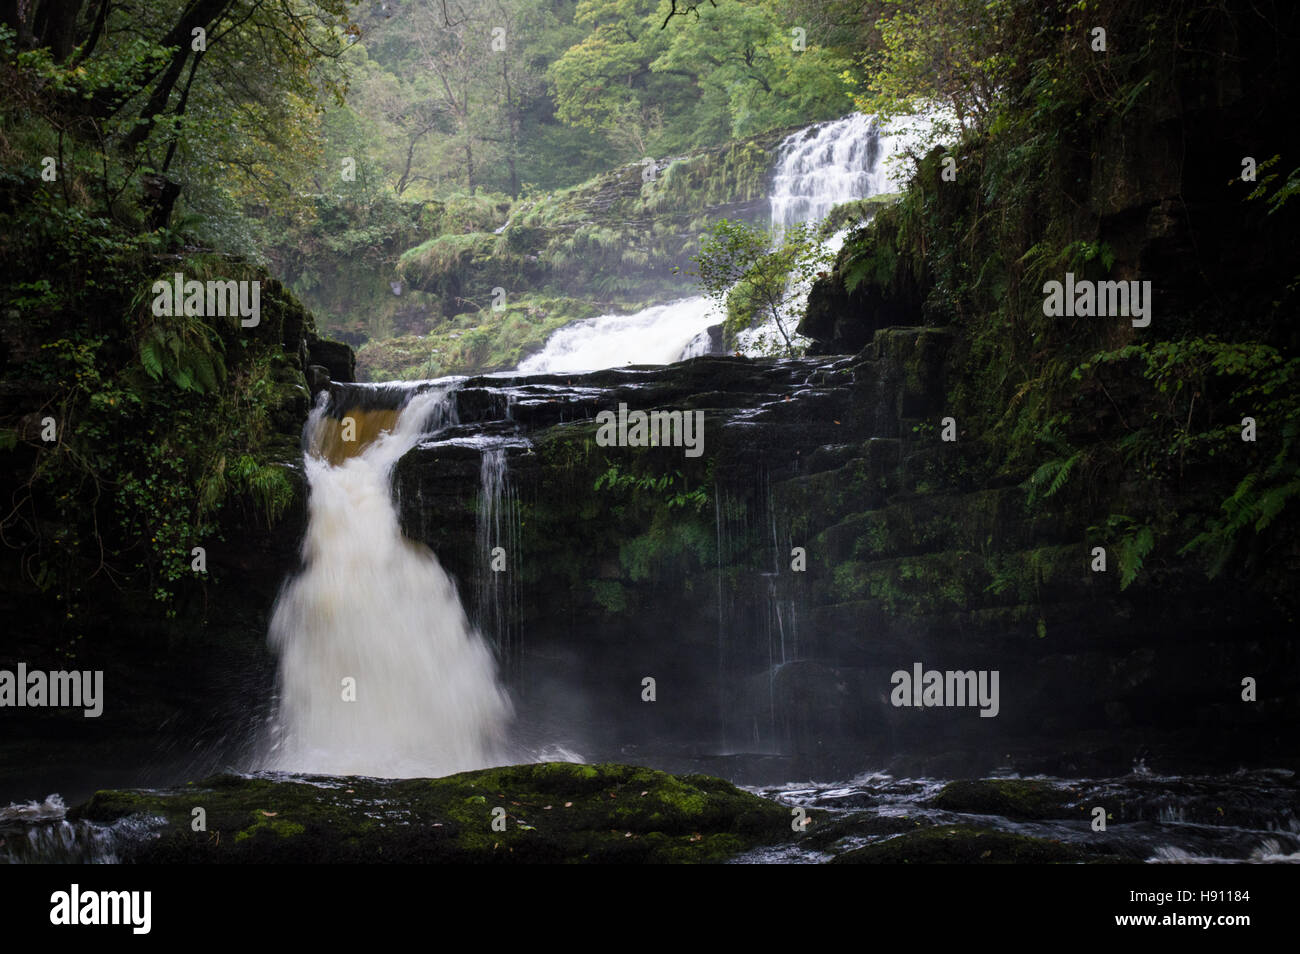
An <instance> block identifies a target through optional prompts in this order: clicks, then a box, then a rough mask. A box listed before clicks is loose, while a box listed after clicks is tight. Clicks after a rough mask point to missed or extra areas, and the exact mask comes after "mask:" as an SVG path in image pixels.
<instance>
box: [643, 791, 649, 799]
mask: <svg viewBox="0 0 1300 954" xmlns="http://www.w3.org/2000/svg"><path fill="white" fill-rule="evenodd" d="M649 794H650V793H649V792H642V793H641V797H642V798H645V797H646V796H647V795H649Z"/></svg>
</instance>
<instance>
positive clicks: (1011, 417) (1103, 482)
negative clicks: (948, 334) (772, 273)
mask: <svg viewBox="0 0 1300 954" xmlns="http://www.w3.org/2000/svg"><path fill="white" fill-rule="evenodd" d="M922 6H923V7H925V10H923V11H905V10H903V9H902V8H899V9H897V10H895V11H894V12H892V13H889V14H886V16H885V17H884V18H883V19H882V21H881V23H880V24H879V28H880V31H881V34H882V37H883V38H884V45H883V46H882V47H881V48H880V49H879V50H877V51H875V52H874V53H872V54H871V55H870V56H869V59H870V61H871V62H872V63H873V64H874V67H875V72H874V73H873V80H872V82H871V83H870V84H869V85H868V86H866V87H864V88H862V89H861V91H860V104H861V105H862V106H864V107H865V108H872V109H882V110H885V111H889V110H897V109H900V108H903V107H904V106H905V105H907V104H908V103H910V102H913V101H915V99H916V98H918V97H920V98H923V99H925V100H928V101H931V102H938V103H940V104H941V105H943V106H944V107H945V108H947V109H948V110H950V111H951V112H952V113H953V114H955V115H956V116H957V117H959V119H960V127H961V130H960V136H959V137H958V138H957V139H956V140H955V141H954V142H953V143H952V146H951V148H950V149H947V150H945V149H943V148H936V149H934V150H933V151H931V152H930V153H929V154H927V155H926V156H924V157H923V158H919V159H918V162H917V165H916V173H915V177H914V178H913V180H912V182H911V186H910V188H909V190H908V191H907V192H906V193H905V194H904V196H903V197H902V199H901V200H900V202H899V203H898V204H897V205H896V206H893V207H891V208H888V209H886V210H885V211H883V212H881V213H880V214H879V215H877V216H876V218H875V220H874V221H873V222H872V223H871V224H870V225H869V226H868V227H866V228H864V229H861V230H860V231H858V232H857V233H855V234H854V235H853V236H852V237H851V238H850V240H849V241H848V243H847V244H846V246H845V248H844V249H843V251H842V253H841V255H840V257H839V260H838V262H837V265H836V268H835V270H834V273H833V275H832V276H831V277H830V278H829V279H828V280H827V281H826V282H823V283H821V287H819V288H818V289H815V290H814V294H813V302H814V308H813V310H814V311H816V310H817V306H818V303H819V302H826V303H827V304H826V306H825V308H824V309H823V312H825V311H826V310H827V309H829V310H831V311H834V312H838V314H837V315H836V316H835V318H834V320H833V321H832V320H831V317H830V315H825V316H823V315H819V314H814V315H813V316H812V317H811V318H810V320H809V321H808V322H806V324H805V328H804V330H805V332H806V333H813V334H819V333H820V334H822V335H823V336H826V337H832V338H834V337H836V336H837V334H840V333H846V327H847V326H850V325H852V324H853V323H854V322H857V323H858V325H857V327H856V328H847V331H850V332H852V333H853V334H856V335H857V336H858V338H857V340H862V336H863V335H869V334H870V332H871V330H873V329H874V328H877V327H881V326H882V325H883V324H929V325H950V324H951V325H953V326H955V327H956V328H957V329H958V330H959V339H958V347H957V349H955V350H954V352H953V354H952V356H951V367H953V368H954V371H955V373H954V376H953V378H952V380H951V385H950V393H949V401H948V405H947V407H946V410H945V413H948V414H951V415H953V416H954V417H955V418H956V420H957V422H958V424H959V427H960V429H961V432H962V434H963V435H964V436H963V440H969V441H975V442H978V445H979V446H980V447H981V448H982V450H981V451H980V456H981V457H982V466H983V467H984V468H986V473H987V474H988V475H989V476H990V477H991V478H993V477H994V475H997V476H996V478H995V479H997V480H1001V481H1006V480H1016V481H1023V487H1024V492H1025V496H1026V499H1027V502H1028V504H1029V505H1030V506H1031V507H1033V508H1036V509H1038V510H1042V509H1044V508H1048V509H1051V508H1054V507H1061V506H1065V507H1067V508H1069V509H1071V510H1073V511H1075V512H1076V516H1079V517H1081V518H1083V519H1084V520H1085V521H1086V522H1087V523H1088V524H1090V525H1091V526H1092V531H1091V532H1090V534H1089V537H1090V541H1091V545H1104V546H1105V547H1106V548H1107V549H1108V551H1109V553H1110V555H1111V556H1110V558H1111V560H1112V561H1113V563H1112V569H1114V570H1117V571H1118V573H1119V575H1120V578H1121V582H1122V584H1123V585H1124V586H1127V585H1129V584H1130V583H1132V582H1133V581H1135V580H1136V579H1138V578H1139V575H1140V574H1142V573H1143V572H1147V573H1151V572H1157V571H1159V570H1160V569H1161V568H1172V567H1175V566H1178V565H1182V564H1185V562H1186V561H1187V560H1188V559H1193V558H1194V559H1195V560H1197V561H1198V563H1199V565H1200V566H1201V567H1202V568H1203V569H1205V570H1206V571H1207V572H1209V573H1210V574H1211V575H1212V576H1213V575H1217V574H1222V573H1229V574H1231V573H1237V572H1240V573H1244V574H1246V575H1247V576H1254V575H1256V574H1257V573H1262V574H1264V575H1266V576H1269V577H1270V578H1271V579H1272V583H1271V584H1270V586H1271V588H1272V589H1273V590H1274V591H1275V592H1280V591H1281V589H1282V587H1281V586H1280V582H1281V578H1280V577H1278V576H1277V575H1276V574H1277V573H1278V572H1279V571H1280V568H1281V567H1282V566H1284V565H1285V562H1286V560H1285V557H1284V556H1283V554H1284V553H1285V552H1286V551H1287V550H1288V548H1289V544H1288V543H1287V541H1288V540H1290V539H1293V536H1294V535H1293V532H1292V531H1293V529H1294V521H1295V510H1296V508H1295V499H1296V497H1297V495H1300V454H1298V453H1297V444H1296V438H1297V434H1298V433H1300V390H1298V389H1297V387H1296V385H1297V384H1300V381H1297V375H1298V374H1300V359H1297V356H1296V337H1295V331H1294V328H1295V312H1296V297H1295V287H1296V278H1297V275H1296V272H1295V269H1294V267H1292V266H1288V265H1286V264H1285V263H1283V262H1282V261H1281V260H1280V259H1275V258H1273V257H1272V256H1269V255H1260V254H1256V253H1255V252H1252V251H1249V250H1250V249H1255V250H1258V249H1264V248H1281V247H1287V246H1288V245H1289V244H1291V242H1293V240H1294V235H1295V232H1296V228H1297V225H1296V215H1297V214H1300V207H1297V206H1296V205H1295V204H1294V203H1289V202H1288V199H1290V198H1291V197H1292V196H1293V195H1294V192H1295V189H1296V187H1297V186H1296V183H1297V181H1298V179H1297V177H1298V176H1300V170H1296V162H1297V155H1298V150H1297V142H1296V137H1295V135H1294V133H1293V131H1291V130H1289V129H1288V128H1287V127H1286V125H1285V124H1279V123H1278V122H1277V121H1276V116H1277V113H1276V112H1275V110H1277V109H1278V108H1280V104H1282V103H1288V102H1293V98H1294V90H1293V89H1292V88H1290V87H1287V86H1286V85H1285V82H1284V81H1283V80H1282V79H1281V78H1280V77H1282V76H1283V75H1285V72H1286V69H1285V64H1284V63H1283V60H1282V57H1284V55H1285V54H1283V53H1281V52H1280V50H1279V49H1278V48H1277V47H1275V46H1274V45H1273V43H1272V37H1273V36H1275V35H1287V33H1288V30H1290V29H1292V28H1293V27H1294V26H1295V22H1294V16H1293V14H1292V13H1291V12H1290V11H1288V10H1287V9H1285V8H1284V7H1283V6H1281V5H1277V4H1266V5H1264V6H1263V7H1258V8H1253V9H1246V8H1245V7H1244V6H1238V5H1229V6H1228V7H1223V6H1221V5H1215V4H1203V3H1185V4H1179V5H1176V6H1174V7H1171V8H1168V9H1161V10H1151V9H1147V8H1144V7H1142V6H1141V5H1137V4H1132V3H1128V2H1123V0H1108V2H1101V3H1089V4H1072V3H1054V4H1046V5H1044V4H1036V5H1035V4H1015V3H1006V4H1003V3H999V4H975V3H966V2H963V0H935V2H934V3H929V4H924V5H922ZM927 50H929V51H931V52H933V51H935V50H942V51H944V55H943V57H942V59H943V62H944V63H945V64H946V66H945V68H944V69H938V70H928V69H921V68H920V66H921V65H923V64H927V63H929V62H930V61H931V59H933V56H928V54H925V53H924V52H922V51H927ZM1221 51H1226V52H1229V53H1230V54H1231V56H1230V57H1229V60H1230V62H1231V64H1232V65H1231V66H1227V65H1225V64H1226V63H1228V62H1229V60H1224V59H1223V58H1222V56H1221ZM927 57H928V58H927ZM1214 89H1217V90H1219V91H1220V92H1219V93H1212V92H1211V91H1212V90H1214ZM1245 90H1250V92H1249V93H1246V92H1244V91H1245ZM991 91H997V95H996V96H994V95H991ZM1234 91H1239V92H1234ZM1223 96H1228V97H1229V98H1230V100H1231V102H1230V103H1225V102H1223V101H1222V97H1223ZM1216 97H1218V98H1217V99H1216ZM1212 104H1213V105H1212ZM1292 170H1294V171H1292ZM1066 273H1070V274H1072V275H1073V276H1074V278H1075V279H1077V280H1079V281H1081V282H1084V281H1119V282H1130V281H1132V282H1139V283H1140V282H1143V281H1150V282H1152V285H1153V290H1152V294H1151V296H1150V298H1149V301H1150V302H1152V306H1151V307H1152V316H1151V324H1150V325H1149V326H1142V327H1139V326H1138V325H1140V322H1139V321H1138V319H1137V318H1136V317H1134V319H1133V320H1129V317H1128V316H1127V315H1125V316H1114V317H1102V318H1098V317H1091V318H1089V317H1078V318H1066V317H1049V316H1047V315H1046V314H1045V311H1046V309H1045V306H1044V299H1045V293H1046V290H1047V289H1046V288H1045V284H1046V283H1047V282H1048V281H1051V280H1056V281H1063V280H1064V279H1065V276H1066ZM1136 291H1137V289H1135V293H1136ZM1132 314H1133V315H1134V316H1136V314H1137V313H1136V311H1134V312H1132ZM833 326H834V327H836V328H837V329H838V331H834V332H833V331H830V329H831V328H832V327H833ZM1067 488H1068V490H1069V492H1068V494H1067V493H1065V492H1064V491H1065V490H1066V489H1067ZM1067 497H1068V503H1067V502H1066V501H1067ZM1115 564H1117V566H1116V565H1115Z"/></svg>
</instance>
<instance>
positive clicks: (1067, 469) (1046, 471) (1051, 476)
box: [1028, 451, 1083, 505]
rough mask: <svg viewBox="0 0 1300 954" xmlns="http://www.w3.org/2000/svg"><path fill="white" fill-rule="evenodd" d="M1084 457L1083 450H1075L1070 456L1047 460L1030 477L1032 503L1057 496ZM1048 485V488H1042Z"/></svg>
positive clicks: (1030, 500)
mask: <svg viewBox="0 0 1300 954" xmlns="http://www.w3.org/2000/svg"><path fill="white" fill-rule="evenodd" d="M1082 457H1083V451H1075V452H1074V453H1073V454H1072V455H1070V456H1069V457H1057V458H1054V459H1053V460H1049V461H1047V463H1045V464H1043V465H1042V466H1041V467H1039V468H1038V469H1037V470H1036V471H1034V473H1033V475H1032V476H1031V477H1030V478H1029V500H1028V503H1029V504H1030V505H1032V504H1034V503H1035V502H1036V501H1038V500H1045V499H1047V498H1048V497H1052V496H1055V495H1056V493H1057V492H1058V491H1059V490H1060V489H1061V488H1062V487H1064V486H1065V484H1066V482H1067V481H1069V479H1070V474H1071V472H1072V471H1073V470H1074V468H1075V465H1077V464H1078V463H1079V461H1080V459H1082ZM1044 485H1046V489H1042V488H1043V487H1044Z"/></svg>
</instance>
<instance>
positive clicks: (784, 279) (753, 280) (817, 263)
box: [692, 219, 831, 354]
mask: <svg viewBox="0 0 1300 954" xmlns="http://www.w3.org/2000/svg"><path fill="white" fill-rule="evenodd" d="M692 260H693V261H694V262H695V263H696V268H697V271H696V274H697V275H698V277H699V283H700V286H701V287H702V288H703V289H704V292H705V294H706V295H708V296H709V297H710V298H712V299H713V300H714V301H716V302H717V303H718V304H719V305H722V306H724V307H725V309H726V314H727V317H726V320H725V321H724V322H723V326H722V327H723V334H724V335H725V338H726V340H727V342H728V343H729V344H734V343H735V341H736V336H737V335H738V334H739V333H740V332H742V331H745V330H747V329H750V328H754V327H759V326H762V325H763V324H765V323H767V322H771V323H772V324H773V325H774V326H775V327H776V329H777V331H778V333H779V334H780V336H781V339H782V343H783V347H782V346H778V347H782V350H784V352H785V353H786V354H794V353H796V350H797V349H796V346H795V343H794V341H793V338H792V336H793V333H794V328H795V326H796V325H797V324H798V319H799V317H800V316H798V315H792V314H790V306H791V305H793V304H794V303H795V302H797V301H799V300H800V299H801V298H802V296H803V294H804V292H803V289H806V288H807V287H808V285H809V284H810V283H811V282H812V280H813V278H815V277H816V276H817V274H818V273H819V272H820V271H822V270H824V269H825V268H826V267H828V266H829V264H830V261H831V256H830V254H829V253H828V252H827V251H826V250H825V249H824V247H823V246H822V244H821V241H820V240H819V239H818V238H817V235H816V226H814V225H796V226H793V227H791V228H789V229H786V230H785V232H784V233H782V234H781V235H780V236H779V237H778V238H777V243H776V245H775V247H773V236H772V235H771V234H769V233H768V231H767V230H766V229H763V228H762V227H760V226H756V225H749V224H747V223H744V222H731V221H728V220H726V219H723V220H722V221H720V222H718V223H717V224H715V225H714V227H713V231H712V232H711V233H710V234H709V236H708V237H707V238H706V239H705V240H704V242H703V243H702V244H701V246H700V252H699V254H698V255H696V256H694V257H693V259H692ZM772 350H776V349H772Z"/></svg>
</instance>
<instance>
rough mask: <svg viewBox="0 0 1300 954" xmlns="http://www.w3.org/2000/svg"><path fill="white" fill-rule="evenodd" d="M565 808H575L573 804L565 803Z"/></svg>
mask: <svg viewBox="0 0 1300 954" xmlns="http://www.w3.org/2000/svg"><path fill="white" fill-rule="evenodd" d="M564 807H565V808H572V807H573V802H565V803H564Z"/></svg>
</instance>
